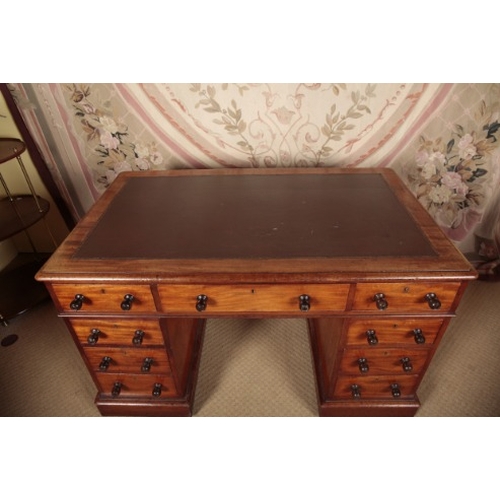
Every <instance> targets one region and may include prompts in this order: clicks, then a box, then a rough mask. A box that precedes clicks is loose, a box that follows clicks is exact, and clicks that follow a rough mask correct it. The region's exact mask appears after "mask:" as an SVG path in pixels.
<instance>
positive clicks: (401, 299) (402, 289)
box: [352, 282, 460, 313]
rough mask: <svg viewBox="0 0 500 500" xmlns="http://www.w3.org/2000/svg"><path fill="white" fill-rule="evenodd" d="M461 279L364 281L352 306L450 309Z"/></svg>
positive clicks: (414, 310)
mask: <svg viewBox="0 0 500 500" xmlns="http://www.w3.org/2000/svg"><path fill="white" fill-rule="evenodd" d="M459 287H460V283H455V282H453V283H413V282H411V283H408V282H403V283H360V284H358V285H356V292H355V295H354V302H353V305H352V309H353V310H355V311H372V312H381V313H429V312H447V311H450V310H451V308H452V305H453V302H454V300H455V296H456V294H457V292H458V289H459Z"/></svg>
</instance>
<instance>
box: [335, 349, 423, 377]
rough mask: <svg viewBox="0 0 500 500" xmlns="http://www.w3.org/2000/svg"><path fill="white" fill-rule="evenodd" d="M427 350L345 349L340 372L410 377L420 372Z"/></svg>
mask: <svg viewBox="0 0 500 500" xmlns="http://www.w3.org/2000/svg"><path fill="white" fill-rule="evenodd" d="M428 352H429V351H428V349H413V350H410V349H381V348H379V349H370V348H369V347H367V348H366V349H346V350H345V351H344V355H343V356H342V362H341V363H340V371H341V372H343V373H345V374H349V375H363V376H370V375H384V374H386V375H390V374H396V375H412V374H418V373H420V372H421V371H422V369H423V368H424V366H425V363H426V361H427V355H428Z"/></svg>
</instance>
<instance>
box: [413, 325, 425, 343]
mask: <svg viewBox="0 0 500 500" xmlns="http://www.w3.org/2000/svg"><path fill="white" fill-rule="evenodd" d="M412 333H413V335H414V337H415V342H416V343H417V344H425V337H424V334H423V333H422V330H421V329H420V328H415V330H413V332H412Z"/></svg>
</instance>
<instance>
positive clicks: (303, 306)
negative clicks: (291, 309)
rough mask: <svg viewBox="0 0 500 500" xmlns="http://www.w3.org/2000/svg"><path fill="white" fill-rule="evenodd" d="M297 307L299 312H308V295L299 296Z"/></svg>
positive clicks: (309, 300)
mask: <svg viewBox="0 0 500 500" xmlns="http://www.w3.org/2000/svg"><path fill="white" fill-rule="evenodd" d="M299 307H300V310H301V311H304V312H306V311H309V309H311V298H310V297H309V295H301V296H300V297H299Z"/></svg>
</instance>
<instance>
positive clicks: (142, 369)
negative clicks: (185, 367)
mask: <svg viewBox="0 0 500 500" xmlns="http://www.w3.org/2000/svg"><path fill="white" fill-rule="evenodd" d="M84 350H85V355H86V356H87V359H88V360H89V363H90V365H91V366H92V368H93V369H94V370H95V371H96V372H101V373H118V372H131V373H148V374H151V375H156V374H170V373H171V370H170V363H169V362H168V356H167V352H166V351H165V350H164V349H148V348H140V349H137V348H134V347H127V348H125V347H122V348H120V347H86V348H85V349H84Z"/></svg>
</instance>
